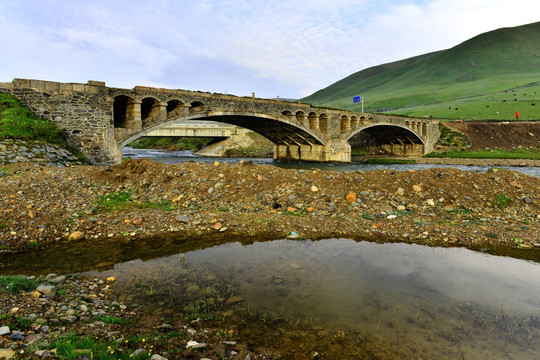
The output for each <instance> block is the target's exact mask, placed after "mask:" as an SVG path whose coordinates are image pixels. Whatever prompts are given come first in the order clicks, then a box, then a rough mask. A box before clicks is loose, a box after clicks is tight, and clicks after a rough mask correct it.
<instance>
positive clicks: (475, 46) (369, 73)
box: [302, 22, 540, 120]
mask: <svg viewBox="0 0 540 360" xmlns="http://www.w3.org/2000/svg"><path fill="white" fill-rule="evenodd" d="M538 92H540V22H538V23H534V24H529V25H524V26H520V27H514V28H503V29H498V30H495V31H491V32H488V33H485V34H481V35H479V36H476V37H474V38H472V39H470V40H468V41H465V42H464V43H462V44H459V45H457V46H455V47H453V48H451V49H448V50H443V51H438V52H434V53H429V54H425V55H420V56H416V57H413V58H410V59H405V60H401V61H397V62H393V63H389V64H384V65H380V66H375V67H371V68H368V69H365V70H362V71H359V72H357V73H354V74H352V75H350V76H348V77H346V78H344V79H342V80H340V81H338V82H336V83H334V84H332V85H330V86H328V87H327V88H325V89H322V90H319V91H317V92H316V93H314V94H312V95H310V96H308V97H306V98H304V99H302V101H304V102H308V103H311V104H313V105H316V106H329V107H335V108H342V109H348V110H354V111H360V110H361V105H360V104H353V102H352V97H353V96H355V95H362V96H364V98H365V102H364V111H365V112H384V113H393V114H399V115H406V116H412V117H423V116H433V117H436V118H442V119H445V118H446V119H459V118H463V119H465V120H469V119H496V120H510V119H513V118H514V116H515V112H516V111H519V112H520V114H521V117H520V119H523V120H533V119H540V104H536V102H537V100H538Z"/></svg>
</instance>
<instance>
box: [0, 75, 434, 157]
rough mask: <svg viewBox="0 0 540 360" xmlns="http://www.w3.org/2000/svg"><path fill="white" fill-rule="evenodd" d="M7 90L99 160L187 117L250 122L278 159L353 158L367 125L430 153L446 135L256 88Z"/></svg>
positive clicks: (398, 147)
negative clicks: (259, 93)
mask: <svg viewBox="0 0 540 360" xmlns="http://www.w3.org/2000/svg"><path fill="white" fill-rule="evenodd" d="M0 91H1V92H8V93H11V94H13V95H14V96H16V97H17V98H18V99H19V100H20V101H21V102H22V103H23V104H24V105H26V106H28V107H29V108H30V109H32V110H33V111H34V112H35V113H36V114H37V115H38V116H41V117H43V118H46V119H49V120H52V121H55V122H56V123H57V124H58V126H59V127H60V128H61V129H63V130H65V132H66V134H67V135H68V137H69V140H70V141H71V143H73V144H74V145H75V146H77V147H78V148H79V149H80V150H81V151H82V152H83V153H85V154H86V156H87V157H88V158H89V159H90V160H91V161H92V162H93V163H97V164H110V163H118V162H120V160H121V158H122V147H123V146H124V145H126V144H128V143H130V142H132V141H134V140H136V139H137V138H139V137H141V136H146V135H148V134H149V133H151V132H152V131H157V130H158V129H160V128H163V127H169V126H172V125H173V124H176V123H181V122H183V121H201V120H203V121H218V122H220V123H228V124H231V125H236V126H238V127H242V128H246V129H249V130H252V131H254V132H256V133H259V134H261V135H262V136H264V137H266V138H267V139H269V140H270V141H272V142H273V143H274V144H275V147H274V158H275V159H288V160H290V159H292V160H306V161H319V162H323V161H339V162H349V161H350V159H351V147H350V145H349V143H348V140H349V139H350V138H351V137H353V136H354V135H356V134H358V133H360V132H364V133H367V134H369V135H371V137H372V138H373V139H374V140H375V146H376V147H377V148H379V149H380V148H382V149H384V150H385V151H387V152H389V153H391V154H396V155H422V154H426V153H428V152H430V151H431V150H432V149H433V146H434V145H435V143H436V142H437V140H438V138H439V135H440V131H439V125H438V121H437V120H430V119H411V118H401V117H391V116H384V115H376V114H364V113H356V112H351V111H344V110H334V109H324V108H315V107H312V106H311V105H309V104H301V103H299V102H298V103H292V102H283V101H276V100H266V99H257V98H255V96H252V97H238V96H232V95H223V94H211V93H205V92H198V91H187V90H170V89H157V88H150V87H141V86H136V87H135V88H134V89H119V88H110V87H106V86H105V83H103V82H98V81H89V82H88V83H87V84H76V83H58V82H50V81H39V80H26V79H15V80H13V81H12V82H11V83H0Z"/></svg>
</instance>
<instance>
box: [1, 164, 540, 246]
mask: <svg viewBox="0 0 540 360" xmlns="http://www.w3.org/2000/svg"><path fill="white" fill-rule="evenodd" d="M1 179H2V181H1V183H0V193H1V194H2V197H1V198H0V208H2V209H3V211H2V214H1V215H0V246H1V247H2V249H4V250H17V249H24V248H29V247H37V246H48V245H50V244H53V243H57V242H63V241H68V239H69V240H71V241H73V240H75V241H79V240H83V239H87V240H91V239H97V238H103V237H110V238H111V237H129V238H130V239H136V238H148V237H151V236H153V235H159V234H167V233H176V234H180V235H181V234H189V235H200V236H204V235H205V234H213V235H216V234H219V233H223V234H224V235H226V234H238V235H248V236H249V235H259V234H266V235H269V236H272V237H276V238H282V237H286V236H291V233H292V232H294V233H295V234H296V235H294V234H293V237H294V236H298V237H304V238H313V239H319V238H327V237H350V238H369V239H375V240H378V241H401V242H409V243H419V244H428V245H442V246H444V245H461V246H467V247H470V248H485V247H500V246H504V247H520V248H534V247H540V239H539V231H538V226H539V223H540V179H539V178H536V177H532V176H528V175H525V174H522V173H517V172H511V171H497V172H490V173H484V174H482V173H473V172H467V171H460V170H456V169H452V168H445V169H437V168H435V169H427V170H422V171H403V172H400V171H393V170H378V171H372V172H352V173H350V172H330V171H323V170H295V169H280V168H276V167H272V166H265V165H253V164H252V163H250V162H245V163H241V164H237V165H234V164H219V163H216V164H203V163H194V162H190V163H186V164H178V165H168V164H161V163H157V162H152V161H149V160H128V161H125V162H123V163H122V164H121V165H119V166H112V167H108V168H101V167H93V166H76V167H70V168H58V167H47V166H38V165H36V164H32V163H20V164H14V165H7V166H5V167H4V170H3V172H2V178H1ZM122 194H128V196H129V197H130V198H129V200H126V201H125V202H124V203H123V204H122V205H120V206H119V207H118V208H116V209H113V211H111V210H110V209H109V208H107V206H106V205H107V203H108V202H109V201H110V202H114V201H115V200H116V199H117V197H120V196H121V195H122ZM107 199H109V200H107Z"/></svg>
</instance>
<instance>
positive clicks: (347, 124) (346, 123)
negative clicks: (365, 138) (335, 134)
mask: <svg viewBox="0 0 540 360" xmlns="http://www.w3.org/2000/svg"><path fill="white" fill-rule="evenodd" d="M340 124H341V132H342V133H346V132H348V131H349V130H350V129H351V121H350V119H349V117H348V116H347V115H341V121H340Z"/></svg>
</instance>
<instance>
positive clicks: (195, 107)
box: [189, 101, 204, 114]
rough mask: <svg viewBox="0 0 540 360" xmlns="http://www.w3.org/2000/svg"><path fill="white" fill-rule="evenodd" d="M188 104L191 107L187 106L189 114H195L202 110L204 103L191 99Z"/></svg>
mask: <svg viewBox="0 0 540 360" xmlns="http://www.w3.org/2000/svg"><path fill="white" fill-rule="evenodd" d="M190 105H191V107H190V108H189V113H190V114H195V113H199V112H203V111H204V104H203V103H202V102H200V101H193V102H192V103H191V104H190Z"/></svg>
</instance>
